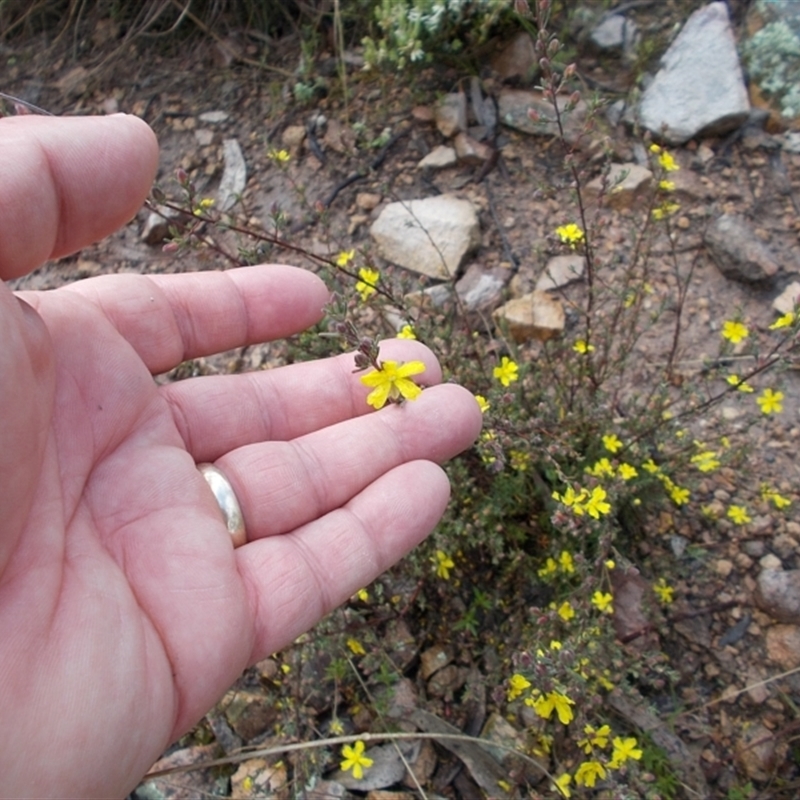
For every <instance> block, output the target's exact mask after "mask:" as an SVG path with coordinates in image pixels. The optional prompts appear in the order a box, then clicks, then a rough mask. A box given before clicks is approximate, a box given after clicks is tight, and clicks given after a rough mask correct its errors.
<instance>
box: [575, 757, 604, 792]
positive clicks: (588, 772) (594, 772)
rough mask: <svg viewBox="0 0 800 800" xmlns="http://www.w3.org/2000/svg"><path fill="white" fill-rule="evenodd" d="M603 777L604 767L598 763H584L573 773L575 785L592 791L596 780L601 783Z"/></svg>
mask: <svg viewBox="0 0 800 800" xmlns="http://www.w3.org/2000/svg"><path fill="white" fill-rule="evenodd" d="M605 777H606V770H605V767H604V766H603V765H602V764H601V763H600V762H599V761H584V762H583V764H581V765H580V766H579V767H578V771H577V772H576V773H575V783H577V784H578V786H588V787H589V788H590V789H593V788H594V785H595V782H596V781H597V779H598V778H600V780H601V781H602V780H603V779H604V778H605Z"/></svg>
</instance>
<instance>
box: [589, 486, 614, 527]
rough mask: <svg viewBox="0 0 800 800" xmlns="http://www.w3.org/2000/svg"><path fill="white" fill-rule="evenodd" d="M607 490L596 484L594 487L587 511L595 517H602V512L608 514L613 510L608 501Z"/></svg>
mask: <svg viewBox="0 0 800 800" xmlns="http://www.w3.org/2000/svg"><path fill="white" fill-rule="evenodd" d="M607 496H608V495H607V494H606V490H605V489H603V488H602V487H601V486H595V487H594V489H592V495H591V497H590V498H589V499H588V500H587V501H586V505H585V508H586V513H587V514H588V515H589V516H590V517H593V518H594V519H600V515H601V514H608V512H609V511H611V506H610V504H609V503H606V501H605V500H606V497H607Z"/></svg>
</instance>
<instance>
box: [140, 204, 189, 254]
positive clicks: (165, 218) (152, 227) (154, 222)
mask: <svg viewBox="0 0 800 800" xmlns="http://www.w3.org/2000/svg"><path fill="white" fill-rule="evenodd" d="M184 219H185V215H184V214H182V213H181V212H180V211H176V210H175V209H174V208H167V207H166V206H158V210H157V211H151V212H150V213H149V214H148V215H147V219H145V221H144V225H142V231H141V233H140V234H139V238H140V239H141V240H142V241H143V242H144V243H145V244H149V245H153V246H154V245H157V244H161V243H162V242H163V241H164V240H165V239H166V238H167V237H168V236H169V228H170V225H176V224H178V223H180V222H182V221H183V220H184Z"/></svg>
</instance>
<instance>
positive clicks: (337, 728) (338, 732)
mask: <svg viewBox="0 0 800 800" xmlns="http://www.w3.org/2000/svg"><path fill="white" fill-rule="evenodd" d="M328 730H329V731H330V732H331V733H332V734H333V735H334V736H343V735H344V725H342V721H341V720H340V719H338V718H336V717H334V718H333V719H332V720H331V721H330V723H329V724H328Z"/></svg>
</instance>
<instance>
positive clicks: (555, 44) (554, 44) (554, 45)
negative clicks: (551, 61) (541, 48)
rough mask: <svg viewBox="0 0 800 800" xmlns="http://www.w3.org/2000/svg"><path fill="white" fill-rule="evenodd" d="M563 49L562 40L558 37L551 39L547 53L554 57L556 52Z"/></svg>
mask: <svg viewBox="0 0 800 800" xmlns="http://www.w3.org/2000/svg"><path fill="white" fill-rule="evenodd" d="M560 49H561V42H559V41H558V39H551V40H550V44H548V45H547V55H549V56H550V58H553V56H555V54H556V53H557V52H558V51H559V50H560Z"/></svg>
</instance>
